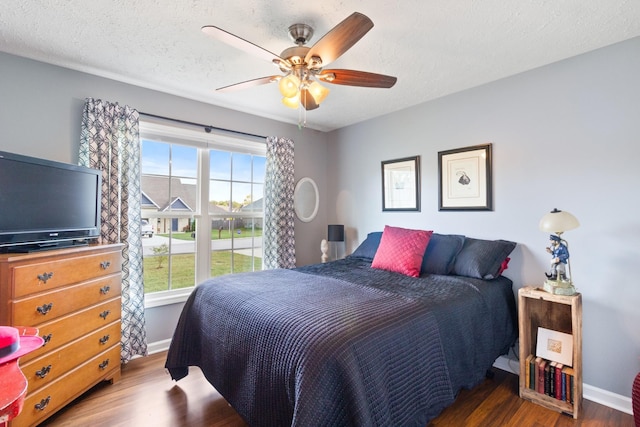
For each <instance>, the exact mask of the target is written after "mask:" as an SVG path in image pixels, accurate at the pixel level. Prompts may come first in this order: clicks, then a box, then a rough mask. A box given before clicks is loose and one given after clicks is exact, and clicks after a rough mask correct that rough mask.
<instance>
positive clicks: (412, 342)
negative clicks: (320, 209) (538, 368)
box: [166, 258, 517, 427]
mask: <svg viewBox="0 0 640 427" xmlns="http://www.w3.org/2000/svg"><path fill="white" fill-rule="evenodd" d="M511 285H512V283H511V281H510V280H509V279H507V278H504V277H500V278H498V279H494V280H490V281H485V280H477V279H470V278H462V277H457V276H439V275H427V276H425V277H421V278H411V277H407V276H403V275H400V274H396V273H391V272H387V271H383V270H376V269H372V268H371V264H370V263H369V262H366V261H362V260H359V259H356V258H347V259H344V260H340V261H335V262H331V263H326V264H317V265H312V266H306V267H300V268H297V269H294V270H267V271H260V272H255V273H245V274H235V275H228V276H222V277H218V278H214V279H211V280H209V281H207V282H205V283H203V284H201V285H200V286H198V287H196V289H195V290H194V292H193V293H192V295H191V296H190V298H189V300H188V301H187V303H186V305H185V307H184V310H183V312H182V315H181V317H180V320H179V323H178V326H177V328H176V331H175V333H174V337H173V340H172V342H171V347H170V349H169V353H168V355H167V361H166V367H167V368H168V370H169V372H170V374H171V376H172V378H173V379H175V380H179V379H181V378H183V377H184V376H186V375H187V374H188V367H189V366H198V367H200V368H201V369H202V371H203V373H204V375H205V376H206V378H207V379H208V381H209V382H210V383H211V384H212V385H213V386H214V387H215V388H216V390H218V392H220V394H222V395H223V396H224V398H225V399H226V400H227V401H228V402H229V403H230V404H231V406H233V407H234V409H236V411H237V412H238V413H239V414H240V415H241V416H242V417H243V418H244V419H245V420H246V421H247V422H248V423H249V424H250V425H251V426H270V427H273V426H332V427H333V426H391V425H393V426H403V425H422V426H424V425H426V423H427V422H428V421H429V420H430V419H432V418H434V417H435V416H436V415H438V413H439V412H440V411H441V410H442V409H443V408H445V407H446V406H448V405H449V404H451V403H452V402H453V401H454V399H455V396H456V394H457V393H458V391H459V390H460V389H461V388H463V387H464V388H471V387H473V386H475V385H477V384H478V383H479V382H481V381H482V380H483V378H484V375H485V372H486V370H487V369H488V368H490V367H491V365H492V363H493V362H494V360H495V359H496V358H497V357H498V356H499V355H500V354H503V353H506V352H507V351H508V349H509V347H510V346H511V345H513V343H514V342H515V339H516V334H517V326H516V313H515V301H514V296H513V291H512V289H511Z"/></svg>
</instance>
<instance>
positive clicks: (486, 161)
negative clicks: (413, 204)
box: [438, 144, 493, 211]
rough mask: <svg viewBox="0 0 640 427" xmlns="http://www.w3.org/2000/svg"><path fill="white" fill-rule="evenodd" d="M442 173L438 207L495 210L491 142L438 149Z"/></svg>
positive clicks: (440, 208)
mask: <svg viewBox="0 0 640 427" xmlns="http://www.w3.org/2000/svg"><path fill="white" fill-rule="evenodd" d="M438 172H439V174H438V175H439V181H440V186H439V187H440V197H439V209H438V210H441V211H474V210H475V211H490V210H493V204H492V198H493V197H492V187H491V144H484V145H475V146H473V147H464V148H457V149H455V150H447V151H440V152H438Z"/></svg>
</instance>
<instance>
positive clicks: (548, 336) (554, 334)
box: [536, 327, 573, 366]
mask: <svg viewBox="0 0 640 427" xmlns="http://www.w3.org/2000/svg"><path fill="white" fill-rule="evenodd" d="M536 356H538V357H542V358H543V359H547V360H552V361H554V362H558V363H562V364H563V365H565V366H573V336H572V335H571V334H565V333H564V332H558V331H553V330H551V329H545V328H540V327H538V340H537V344H536Z"/></svg>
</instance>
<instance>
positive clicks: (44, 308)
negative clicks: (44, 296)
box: [36, 302, 53, 315]
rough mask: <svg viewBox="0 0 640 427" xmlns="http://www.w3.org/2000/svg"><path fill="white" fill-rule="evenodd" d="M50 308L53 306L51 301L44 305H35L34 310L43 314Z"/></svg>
mask: <svg viewBox="0 0 640 427" xmlns="http://www.w3.org/2000/svg"><path fill="white" fill-rule="evenodd" d="M52 308H53V303H52V302H50V303H49V304H44V305H41V306H40V307H37V308H36V311H37V312H38V313H40V314H43V315H44V314H47V313H48V312H50V311H51V309H52Z"/></svg>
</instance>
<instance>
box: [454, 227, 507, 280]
mask: <svg viewBox="0 0 640 427" xmlns="http://www.w3.org/2000/svg"><path fill="white" fill-rule="evenodd" d="M515 247H516V244H515V243H514V242H509V241H507V240H481V239H471V238H469V237H467V238H466V239H465V241H464V245H463V246H462V250H461V251H460V253H459V254H458V256H457V257H456V261H455V263H454V264H453V271H452V274H455V275H456V276H467V277H475V278H477V279H495V278H496V277H498V273H499V271H500V267H501V266H502V263H503V262H504V260H505V259H507V257H508V256H509V254H510V253H511V252H512V251H513V250H514V249H515Z"/></svg>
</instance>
